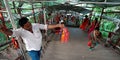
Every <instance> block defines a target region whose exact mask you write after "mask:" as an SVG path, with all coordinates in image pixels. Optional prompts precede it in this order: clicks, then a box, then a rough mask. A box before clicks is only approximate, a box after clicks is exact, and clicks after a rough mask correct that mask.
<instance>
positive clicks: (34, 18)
mask: <svg viewBox="0 0 120 60" xmlns="http://www.w3.org/2000/svg"><path fill="white" fill-rule="evenodd" d="M31 4H32V13H33V18H34V22H35V23H36V18H35V11H34V6H33V3H31Z"/></svg>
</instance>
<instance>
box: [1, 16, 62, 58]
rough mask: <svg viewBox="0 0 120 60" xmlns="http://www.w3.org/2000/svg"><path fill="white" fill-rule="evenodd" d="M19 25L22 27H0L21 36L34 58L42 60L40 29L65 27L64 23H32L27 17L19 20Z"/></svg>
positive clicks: (6, 31)
mask: <svg viewBox="0 0 120 60" xmlns="http://www.w3.org/2000/svg"><path fill="white" fill-rule="evenodd" d="M19 25H20V26H21V28H18V29H16V30H14V31H11V30H8V29H7V30H5V29H4V28H3V26H2V25H0V29H1V30H2V32H4V33H5V34H7V35H13V36H15V37H17V38H18V37H21V38H22V39H23V42H24V43H25V47H26V50H27V51H28V53H29V55H30V57H31V59H32V60H40V50H41V45H42V34H41V31H40V29H43V30H47V29H53V28H56V27H60V28H62V27H64V25H63V24H56V25H44V24H39V23H30V22H29V19H27V18H26V17H22V18H21V19H20V20H19Z"/></svg>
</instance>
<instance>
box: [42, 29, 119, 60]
mask: <svg viewBox="0 0 120 60" xmlns="http://www.w3.org/2000/svg"><path fill="white" fill-rule="evenodd" d="M69 31H70V40H69V42H68V43H65V44H61V43H60V41H59V40H53V41H52V42H50V44H49V46H48V47H47V49H46V52H45V54H44V56H43V58H42V59H41V60H120V55H118V54H116V53H115V52H114V51H113V50H111V49H109V48H105V47H103V46H102V45H98V46H97V47H96V49H95V50H94V51H89V50H88V47H87V40H88V38H87V34H86V33H85V32H83V31H81V30H80V29H79V28H69ZM55 37H56V38H55V39H58V38H57V36H55Z"/></svg>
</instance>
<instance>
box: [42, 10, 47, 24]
mask: <svg viewBox="0 0 120 60" xmlns="http://www.w3.org/2000/svg"><path fill="white" fill-rule="evenodd" d="M43 14H44V24H46V11H45V8H43Z"/></svg>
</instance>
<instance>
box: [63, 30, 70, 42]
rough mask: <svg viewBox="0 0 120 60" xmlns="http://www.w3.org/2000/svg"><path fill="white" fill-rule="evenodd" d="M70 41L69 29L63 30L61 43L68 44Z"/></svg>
mask: <svg viewBox="0 0 120 60" xmlns="http://www.w3.org/2000/svg"><path fill="white" fill-rule="evenodd" d="M68 40H69V31H68V28H63V29H62V35H61V43H67V42H68Z"/></svg>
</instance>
